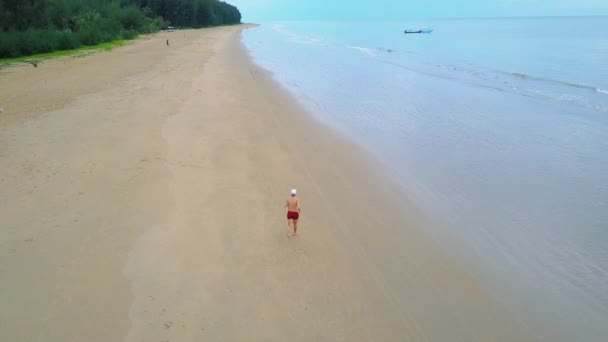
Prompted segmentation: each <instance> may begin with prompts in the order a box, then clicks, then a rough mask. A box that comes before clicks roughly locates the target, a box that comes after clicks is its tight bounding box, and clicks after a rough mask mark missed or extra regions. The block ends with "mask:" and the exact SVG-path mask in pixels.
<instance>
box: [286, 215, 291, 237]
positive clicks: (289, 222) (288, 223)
mask: <svg viewBox="0 0 608 342" xmlns="http://www.w3.org/2000/svg"><path fill="white" fill-rule="evenodd" d="M290 230H291V220H290V219H287V237H289V231H290Z"/></svg>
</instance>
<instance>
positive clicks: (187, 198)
mask: <svg viewBox="0 0 608 342" xmlns="http://www.w3.org/2000/svg"><path fill="white" fill-rule="evenodd" d="M245 27H246V26H233V27H223V28H214V29H206V30H190V31H177V32H173V33H162V34H158V35H155V36H153V37H149V38H147V39H144V40H139V41H136V42H134V43H132V44H129V45H127V46H124V47H121V48H119V49H117V50H115V51H112V52H109V53H99V54H95V55H91V56H87V57H85V58H77V59H74V58H62V59H58V60H53V61H46V62H44V63H42V64H40V65H39V67H38V68H33V67H31V66H21V67H11V68H5V69H3V70H1V71H0V89H1V92H0V106H3V107H4V109H5V112H4V113H2V114H0V190H1V192H0V193H1V194H2V201H1V202H0V217H1V218H2V219H1V221H0V222H1V227H0V284H1V285H0V286H1V291H0V326H1V328H0V340H7V341H117V340H126V341H168V340H170V341H200V340H208V341H243V340H247V341H252V340H253V341H282V340H287V339H289V340H292V341H293V340H295V341H311V340H320V341H353V340H354V341H404V340H405V341H448V340H449V341H516V340H522V339H523V337H522V335H521V334H520V332H519V331H517V329H516V327H514V325H513V323H512V322H511V320H510V319H509V317H507V316H506V314H505V313H504V312H503V310H502V309H501V308H499V307H497V306H496V304H495V303H494V302H492V300H491V299H490V298H489V296H488V295H487V293H486V292H485V291H484V290H483V289H482V288H480V287H479V285H478V284H477V283H476V282H475V281H474V280H473V279H472V278H471V277H470V276H469V275H468V274H467V273H466V267H463V265H461V264H459V263H458V262H456V261H454V260H452V259H451V258H450V257H449V255H450V254H449V253H445V251H443V250H442V249H441V248H439V247H438V246H436V245H435V244H434V243H433V241H432V240H431V239H430V238H428V237H427V236H426V235H425V234H424V224H423V223H422V220H421V219H419V218H418V217H417V214H416V210H415V209H414V207H415V206H413V205H410V204H408V202H407V199H405V198H404V197H403V196H401V195H398V194H395V193H393V192H392V189H393V187H394V184H392V181H391V180H390V177H389V176H387V175H386V174H384V173H383V172H382V168H381V165H379V164H378V163H376V162H375V160H374V159H373V158H372V157H371V156H369V155H368V154H366V153H365V152H364V151H362V150H361V149H360V148H359V147H358V146H356V145H353V144H352V143H350V142H348V141H346V140H344V139H342V138H340V137H339V136H337V135H336V134H335V133H334V132H332V131H331V130H330V129H328V128H326V127H324V126H323V125H321V124H319V123H318V122H316V121H315V120H314V119H312V117H311V116H310V115H309V114H308V113H306V112H305V111H304V110H302V109H301V108H300V107H299V106H298V105H297V104H296V103H295V101H294V99H293V98H291V97H290V96H289V95H288V94H287V93H286V92H285V91H284V90H283V89H281V88H280V87H279V86H277V85H276V84H275V83H274V82H273V81H272V80H271V77H270V75H268V74H267V73H266V72H264V71H262V70H260V69H259V68H257V67H255V66H254V65H253V64H252V63H251V62H250V60H249V57H248V56H247V53H246V51H245V50H244V48H243V47H242V45H241V43H240V39H239V37H240V31H241V30H242V29H244V28H245ZM167 38H169V39H171V45H170V46H169V47H167V46H166V45H165V40H166V39H167ZM292 187H297V188H298V190H299V194H300V197H301V200H302V206H303V212H302V218H301V221H300V226H301V228H300V229H301V233H300V235H299V236H298V237H295V238H289V239H288V238H286V237H285V233H286V220H285V212H284V209H283V208H282V205H283V202H284V199H285V198H286V196H287V195H288V192H289V190H290V189H291V188H292Z"/></svg>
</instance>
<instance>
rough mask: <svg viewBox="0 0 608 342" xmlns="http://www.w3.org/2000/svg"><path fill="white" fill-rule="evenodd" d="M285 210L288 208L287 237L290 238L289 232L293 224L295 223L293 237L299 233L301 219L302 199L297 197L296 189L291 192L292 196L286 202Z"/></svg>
mask: <svg viewBox="0 0 608 342" xmlns="http://www.w3.org/2000/svg"><path fill="white" fill-rule="evenodd" d="M285 208H287V229H288V230H287V236H289V230H290V228H291V223H292V222H293V235H297V233H298V220H299V219H300V212H301V209H300V199H298V197H296V189H292V190H291V196H290V197H289V198H287V200H286V201H285Z"/></svg>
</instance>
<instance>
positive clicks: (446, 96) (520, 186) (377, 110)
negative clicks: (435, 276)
mask: <svg viewBox="0 0 608 342" xmlns="http://www.w3.org/2000/svg"><path fill="white" fill-rule="evenodd" d="M421 28H432V29H433V32H432V33H430V34H407V35H406V34H404V33H403V30H404V29H421ZM243 42H244V43H245V45H246V47H247V48H248V50H249V52H250V54H251V56H252V58H253V59H254V61H255V62H256V63H258V64H259V65H260V66H262V67H263V68H265V69H267V70H269V71H271V72H272V74H273V76H274V77H275V79H276V80H277V81H278V82H280V83H281V84H282V85H284V86H285V87H286V88H287V89H288V90H289V91H291V92H292V93H293V94H294V95H295V96H296V97H297V98H298V99H299V100H300V101H301V103H302V104H303V105H305V106H306V107H307V108H308V109H309V110H310V112H311V113H312V114H313V115H314V116H315V117H316V118H317V119H318V120H320V121H321V122H323V123H325V124H327V125H329V126H331V127H333V128H335V129H336V130H337V131H338V132H340V133H341V134H343V135H344V136H345V137H347V138H349V139H352V140H354V141H356V142H357V143H359V144H360V145H361V146H363V147H364V148H366V149H367V150H369V151H371V152H372V153H373V154H375V155H376V156H377V157H378V159H379V160H381V161H382V162H383V164H384V165H386V166H387V168H389V169H390V172H391V173H392V174H395V175H396V176H397V178H398V181H399V183H400V184H401V185H402V188H403V189H402V190H403V191H404V192H406V193H407V194H408V196H411V197H412V198H414V199H415V202H416V203H417V204H418V205H419V206H420V208H421V210H423V212H425V213H428V214H429V215H430V216H432V217H433V218H435V219H436V220H437V222H438V227H439V230H438V232H435V234H437V233H438V235H440V236H444V237H447V238H446V241H457V242H458V243H456V245H457V246H458V247H457V248H460V249H461V251H462V253H461V255H462V256H463V258H468V259H469V260H468V261H471V262H467V263H466V264H467V265H468V266H467V267H468V268H469V271H470V272H471V273H472V274H474V275H475V276H476V277H478V279H479V280H480V281H481V282H482V283H483V284H485V286H486V287H487V289H488V291H489V292H490V293H491V294H492V295H493V296H494V298H495V299H496V301H497V302H499V303H501V304H502V305H504V306H505V307H506V308H507V309H508V310H509V311H510V312H512V313H513V316H514V317H515V319H516V320H517V321H518V322H519V323H520V324H521V325H522V326H524V327H525V328H526V329H527V330H529V331H531V332H532V334H533V336H534V337H535V338H537V339H539V340H550V341H554V340H562V341H607V340H608V18H607V17H564V18H500V19H442V20H437V19H435V20H404V21H401V22H363V21H360V22H272V23H265V24H262V25H261V26H259V27H257V28H254V29H251V30H247V31H245V32H244V34H243ZM401 238H404V239H406V238H407V237H406V236H404V237H401Z"/></svg>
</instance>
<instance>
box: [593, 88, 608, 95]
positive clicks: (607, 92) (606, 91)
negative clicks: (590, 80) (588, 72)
mask: <svg viewBox="0 0 608 342" xmlns="http://www.w3.org/2000/svg"><path fill="white" fill-rule="evenodd" d="M595 91H596V92H598V93H602V94H606V95H608V90H606V89H602V88H595Z"/></svg>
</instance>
